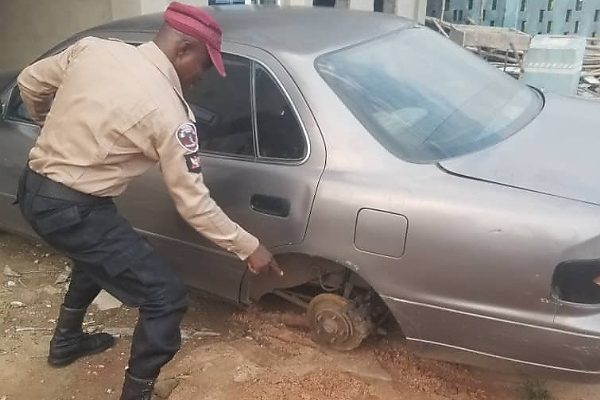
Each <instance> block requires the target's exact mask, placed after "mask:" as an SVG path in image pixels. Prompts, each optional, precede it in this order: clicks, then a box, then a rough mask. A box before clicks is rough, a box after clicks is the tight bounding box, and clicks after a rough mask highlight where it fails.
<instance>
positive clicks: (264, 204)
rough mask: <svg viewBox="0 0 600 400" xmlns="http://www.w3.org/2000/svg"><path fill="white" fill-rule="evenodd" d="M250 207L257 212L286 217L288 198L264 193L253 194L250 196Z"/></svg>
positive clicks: (287, 214)
mask: <svg viewBox="0 0 600 400" xmlns="http://www.w3.org/2000/svg"><path fill="white" fill-rule="evenodd" d="M250 207H251V208H252V209H253V210H254V211H256V212H259V213H262V214H268V215H275V216H277V217H282V218H286V217H288V216H289V215H290V202H289V200H288V199H284V198H281V197H275V196H267V195H264V194H255V195H253V196H252V197H251V198H250Z"/></svg>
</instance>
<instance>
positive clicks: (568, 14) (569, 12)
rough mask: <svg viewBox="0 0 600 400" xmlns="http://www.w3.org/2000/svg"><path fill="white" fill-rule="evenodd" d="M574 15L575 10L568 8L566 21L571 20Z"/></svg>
mask: <svg viewBox="0 0 600 400" xmlns="http://www.w3.org/2000/svg"><path fill="white" fill-rule="evenodd" d="M572 15H573V10H567V18H566V19H565V21H567V22H570V21H571V16H572Z"/></svg>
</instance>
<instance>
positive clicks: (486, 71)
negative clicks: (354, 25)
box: [315, 27, 543, 163]
mask: <svg viewBox="0 0 600 400" xmlns="http://www.w3.org/2000/svg"><path fill="white" fill-rule="evenodd" d="M315 66H316V68H317V71H318V72H319V73H320V74H321V76H322V77H323V79H324V80H325V81H326V82H327V84H328V85H329V86H330V87H331V88H332V89H333V91H334V92H335V93H336V94H337V95H338V96H339V97H340V99H341V100H342V101H343V102H344V104H345V105H346V106H347V107H348V109H349V110H350V111H351V112H352V113H353V114H354V116H355V117H356V118H357V119H358V120H359V121H360V122H361V123H362V124H363V125H364V126H365V128H366V129H367V130H368V131H369V132H370V133H371V134H372V135H373V136H374V137H375V138H376V139H377V140H378V141H379V142H380V143H381V144H382V145H383V146H384V147H385V148H387V149H388V150H389V151H390V152H392V153H393V154H395V155H396V156H398V157H400V158H402V159H404V160H406V161H410V162H418V163H428V162H436V161H440V160H444V159H447V158H451V157H456V156H460V155H463V154H467V153H470V152H474V151H478V150H481V149H483V148H486V147H489V146H492V145H494V144H496V143H498V142H500V141H502V140H504V139H506V138H507V137H509V136H510V135H512V134H514V133H515V132H517V131H518V130H519V129H520V128H521V127H523V126H524V125H525V124H527V123H528V122H530V121H531V120H532V119H533V118H534V117H535V116H536V115H537V114H538V113H539V111H540V110H541V107H542V105H543V99H542V97H541V95H540V94H538V92H537V91H535V90H533V89H531V88H529V87H528V86H525V85H523V84H521V83H520V82H518V81H517V80H516V79H514V78H512V77H510V76H509V75H507V74H506V73H504V72H502V71H500V70H498V69H496V68H494V67H492V66H491V65H490V64H488V63H487V62H485V61H484V60H482V59H480V58H479V57H477V56H476V55H474V54H472V53H470V52H469V51H467V50H465V49H463V48H462V47H460V46H458V45H456V44H454V43H452V42H451V41H450V40H448V39H446V38H444V37H442V36H441V35H440V34H438V33H436V32H433V31H432V30H430V29H428V28H423V27H418V28H411V29H406V30H402V31H398V32H395V33H392V34H389V35H386V36H383V37H380V38H377V39H375V40H371V41H369V42H365V43H361V44H358V45H355V46H352V47H348V48H344V49H342V50H338V51H335V52H333V53H328V54H325V55H322V56H320V57H319V58H317V60H316V63H315Z"/></svg>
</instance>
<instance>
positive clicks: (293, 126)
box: [254, 65, 306, 160]
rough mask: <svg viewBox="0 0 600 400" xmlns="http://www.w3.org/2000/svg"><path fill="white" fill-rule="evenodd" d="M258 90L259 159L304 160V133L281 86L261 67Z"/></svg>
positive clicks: (256, 76) (257, 70) (257, 71)
mask: <svg viewBox="0 0 600 400" xmlns="http://www.w3.org/2000/svg"><path fill="white" fill-rule="evenodd" d="M254 90H255V96H256V102H255V104H256V128H257V138H258V153H259V156H260V157H263V158H273V159H284V160H300V159H302V158H304V156H305V154H306V141H305V138H304V133H303V130H302V128H301V126H300V124H299V123H298V120H297V119H296V116H295V114H294V112H293V110H292V107H291V106H290V103H289V102H288V99H287V98H286V97H285V95H284V94H283V92H282V91H281V89H280V87H279V85H278V84H277V82H275V80H274V79H273V78H272V77H271V75H270V74H269V73H268V72H267V70H266V69H265V68H263V67H262V66H260V65H257V66H256V68H255V73H254Z"/></svg>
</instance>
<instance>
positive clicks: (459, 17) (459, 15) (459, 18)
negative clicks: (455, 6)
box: [458, 10, 463, 21]
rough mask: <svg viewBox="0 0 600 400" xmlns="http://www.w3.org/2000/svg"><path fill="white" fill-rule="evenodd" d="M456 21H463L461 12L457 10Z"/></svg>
mask: <svg viewBox="0 0 600 400" xmlns="http://www.w3.org/2000/svg"><path fill="white" fill-rule="evenodd" d="M458 20H459V21H462V20H463V10H459V11H458Z"/></svg>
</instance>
